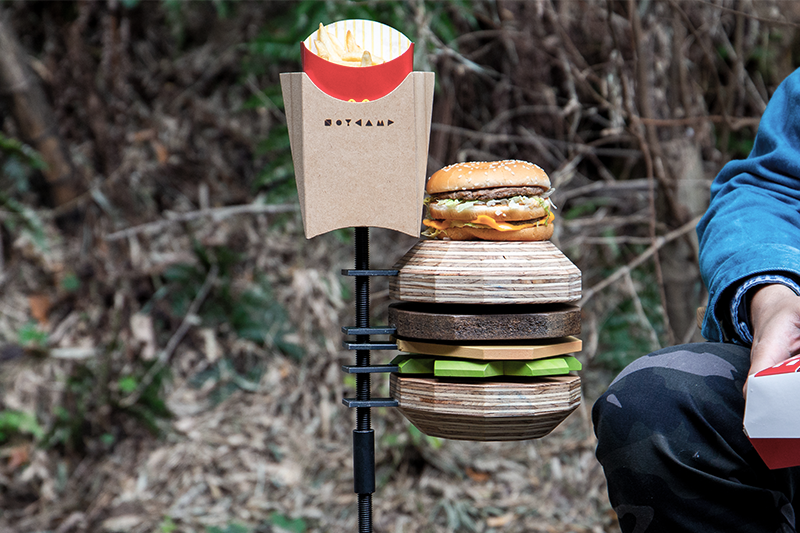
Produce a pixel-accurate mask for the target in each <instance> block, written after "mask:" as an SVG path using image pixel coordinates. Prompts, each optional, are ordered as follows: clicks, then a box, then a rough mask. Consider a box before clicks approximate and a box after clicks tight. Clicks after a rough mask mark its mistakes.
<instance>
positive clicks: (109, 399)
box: [42, 346, 172, 453]
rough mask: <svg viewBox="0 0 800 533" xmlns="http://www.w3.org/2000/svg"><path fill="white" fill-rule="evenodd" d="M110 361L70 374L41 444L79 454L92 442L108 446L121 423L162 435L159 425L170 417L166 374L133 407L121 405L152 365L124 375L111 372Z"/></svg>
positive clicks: (106, 358) (91, 362)
mask: <svg viewBox="0 0 800 533" xmlns="http://www.w3.org/2000/svg"><path fill="white" fill-rule="evenodd" d="M109 348H110V349H112V350H113V348H115V347H114V346H111V347H109ZM112 359H113V357H112V354H111V353H107V354H105V356H104V357H103V358H101V359H98V360H89V361H86V362H80V363H77V364H76V365H75V366H74V367H73V368H72V370H71V372H70V374H69V376H68V377H67V380H66V383H65V390H64V399H63V401H62V403H61V405H59V406H57V407H56V408H55V409H54V411H53V417H52V418H53V421H52V422H51V424H50V427H49V428H48V431H47V433H46V435H44V438H43V439H42V442H43V444H44V446H46V447H60V448H63V449H64V450H66V451H69V452H78V453H82V452H83V451H84V450H85V449H86V448H87V446H88V444H89V443H90V442H92V441H94V442H99V443H100V444H102V445H103V446H105V447H109V446H112V445H113V444H114V443H115V442H116V440H117V439H116V437H115V435H116V434H118V433H119V432H120V431H121V423H122V421H123V420H124V419H125V418H127V419H133V420H136V421H138V423H140V424H141V425H142V426H143V427H145V428H146V429H147V430H149V431H150V432H152V433H154V434H158V433H159V432H160V428H159V421H160V420H162V419H166V418H169V417H170V416H172V415H171V413H170V411H169V408H168V407H167V405H166V402H165V401H164V399H163V398H162V390H163V384H164V382H165V381H166V380H167V379H168V377H169V371H168V370H167V369H162V370H160V371H159V372H156V373H155V374H154V375H153V377H152V379H151V381H150V382H149V383H148V385H147V386H145V387H143V389H142V391H141V394H140V396H139V397H138V399H137V400H136V402H134V403H133V404H132V405H127V404H124V403H123V402H122V400H123V399H124V398H126V397H127V396H128V395H129V394H131V393H133V392H134V391H137V390H138V389H139V387H140V384H141V383H142V378H143V377H144V376H145V375H147V373H148V371H149V369H150V367H151V365H153V364H154V363H153V362H147V363H142V362H140V363H138V364H137V365H135V366H134V369H133V370H132V371H131V370H128V372H126V373H124V374H123V373H121V372H116V371H114V370H113V369H112V368H110V361H111V360H112Z"/></svg>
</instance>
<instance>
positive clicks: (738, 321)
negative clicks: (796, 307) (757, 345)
mask: <svg viewBox="0 0 800 533" xmlns="http://www.w3.org/2000/svg"><path fill="white" fill-rule="evenodd" d="M776 283H777V284H781V285H786V286H787V287H789V288H790V289H792V290H793V291H794V293H795V294H797V295H798V296H800V285H798V284H797V282H795V281H794V280H793V279H792V278H790V277H788V276H784V275H781V274H760V275H758V276H753V277H752V278H748V279H747V280H745V282H744V283H742V284H741V285H740V286H739V288H738V289H737V290H736V294H734V296H733V299H732V300H731V308H730V309H731V321H732V322H733V329H734V331H735V332H736V335H737V336H738V337H739V339H740V340H741V341H742V342H743V343H744V344H752V343H753V334H752V331H751V328H750V305H749V299H748V298H747V297H746V296H747V293H748V291H750V289H753V288H754V287H757V286H759V285H773V284H776Z"/></svg>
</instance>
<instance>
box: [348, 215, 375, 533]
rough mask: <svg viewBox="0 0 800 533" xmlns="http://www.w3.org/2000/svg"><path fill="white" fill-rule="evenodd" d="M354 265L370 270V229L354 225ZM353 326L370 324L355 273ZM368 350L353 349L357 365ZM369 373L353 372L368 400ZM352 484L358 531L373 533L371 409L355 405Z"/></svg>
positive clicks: (365, 294)
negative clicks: (354, 319)
mask: <svg viewBox="0 0 800 533" xmlns="http://www.w3.org/2000/svg"><path fill="white" fill-rule="evenodd" d="M355 268H356V270H369V228H366V227H360V228H356V235H355ZM355 284H356V293H355V303H356V327H358V328H368V327H369V276H356V277H355ZM369 340H370V339H369V335H356V342H358V343H367V342H369ZM369 359H370V351H369V350H356V366H369V364H370V360H369ZM370 387H371V380H370V375H369V374H356V399H357V400H369V399H370ZM353 485H354V490H355V492H356V493H357V494H358V531H359V533H372V493H373V492H375V439H374V433H373V430H372V428H371V419H370V408H369V407H357V408H356V429H355V430H354V431H353Z"/></svg>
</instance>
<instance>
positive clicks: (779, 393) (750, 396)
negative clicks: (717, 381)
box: [744, 355, 800, 469]
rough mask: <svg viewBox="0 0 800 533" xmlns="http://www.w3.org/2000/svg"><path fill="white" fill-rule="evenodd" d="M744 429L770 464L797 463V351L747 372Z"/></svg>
mask: <svg viewBox="0 0 800 533" xmlns="http://www.w3.org/2000/svg"><path fill="white" fill-rule="evenodd" d="M744 431H745V433H746V434H747V436H748V438H749V439H750V442H752V443H753V446H754V447H755V449H756V451H757V452H758V454H759V455H760V456H761V458H762V459H763V460H764V463H766V465H767V466H768V467H769V468H771V469H776V468H786V467H790V466H798V465H800V355H798V356H795V357H792V358H790V359H787V360H786V361H784V362H782V363H780V364H777V365H775V366H773V367H770V368H767V369H765V370H762V371H761V372H758V373H756V374H755V375H753V376H750V379H748V381H747V401H746V402H745V410H744Z"/></svg>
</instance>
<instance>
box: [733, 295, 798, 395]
mask: <svg viewBox="0 0 800 533" xmlns="http://www.w3.org/2000/svg"><path fill="white" fill-rule="evenodd" d="M750 321H751V324H752V326H753V347H752V349H751V350H750V371H749V372H748V376H752V375H753V374H755V373H756V372H759V371H761V370H764V369H765V368H769V367H771V366H773V365H776V364H778V363H780V362H782V361H785V360H786V359H788V358H790V357H792V356H795V355H797V354H800V296H797V295H796V294H795V293H794V291H793V290H792V289H790V288H789V287H787V286H785V285H781V284H775V285H765V286H763V287H761V288H760V289H758V290H757V291H756V293H755V294H753V297H752V299H751V300H750ZM743 392H744V394H745V395H747V383H746V382H745V386H744V391H743Z"/></svg>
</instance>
